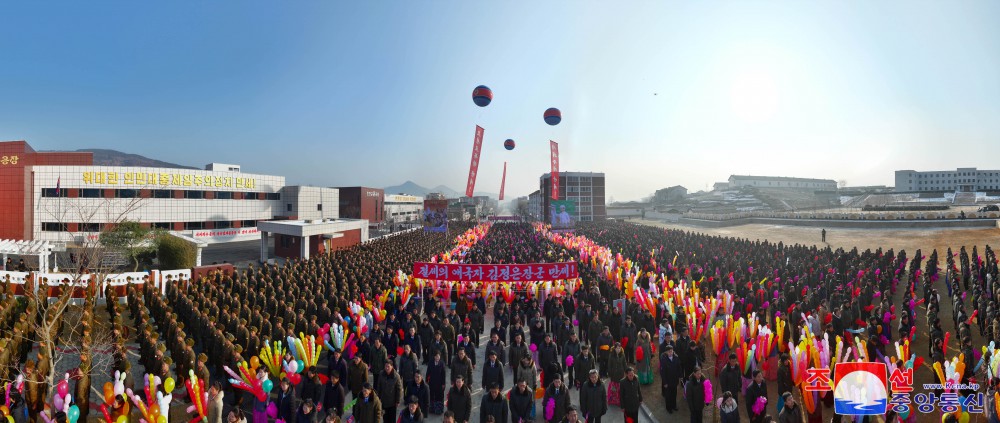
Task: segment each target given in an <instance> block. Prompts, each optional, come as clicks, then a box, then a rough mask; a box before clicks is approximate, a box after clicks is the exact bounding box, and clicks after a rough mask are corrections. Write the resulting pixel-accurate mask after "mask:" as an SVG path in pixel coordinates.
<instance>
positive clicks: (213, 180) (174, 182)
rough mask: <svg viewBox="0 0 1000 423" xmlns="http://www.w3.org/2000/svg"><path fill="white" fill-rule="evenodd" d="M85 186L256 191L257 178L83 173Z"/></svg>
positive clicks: (145, 173)
mask: <svg viewBox="0 0 1000 423" xmlns="http://www.w3.org/2000/svg"><path fill="white" fill-rule="evenodd" d="M82 176H83V184H84V185H133V186H140V187H143V186H161V187H201V188H236V189H254V188H256V187H257V180H256V179H255V178H241V177H233V176H214V175H188V174H183V173H158V172H149V173H147V172H83V175H82Z"/></svg>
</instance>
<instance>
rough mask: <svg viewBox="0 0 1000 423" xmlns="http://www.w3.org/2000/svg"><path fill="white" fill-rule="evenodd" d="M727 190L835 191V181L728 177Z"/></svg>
mask: <svg viewBox="0 0 1000 423" xmlns="http://www.w3.org/2000/svg"><path fill="white" fill-rule="evenodd" d="M728 187H729V188H739V187H757V188H789V189H811V190H816V191H836V190H837V181H834V180H833V179H812V178H789V177H785V176H752V175H731V176H729V186H728Z"/></svg>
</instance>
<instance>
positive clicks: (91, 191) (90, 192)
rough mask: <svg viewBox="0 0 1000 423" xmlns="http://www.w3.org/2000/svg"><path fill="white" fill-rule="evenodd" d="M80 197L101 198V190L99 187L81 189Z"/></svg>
mask: <svg viewBox="0 0 1000 423" xmlns="http://www.w3.org/2000/svg"><path fill="white" fill-rule="evenodd" d="M80 198H101V190H99V189H97V188H84V189H81V190H80Z"/></svg>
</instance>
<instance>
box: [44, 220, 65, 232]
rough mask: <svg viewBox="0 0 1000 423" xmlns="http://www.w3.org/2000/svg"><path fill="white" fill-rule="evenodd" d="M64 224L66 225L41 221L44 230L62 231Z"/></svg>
mask: <svg viewBox="0 0 1000 423" xmlns="http://www.w3.org/2000/svg"><path fill="white" fill-rule="evenodd" d="M66 226H67V225H66V224H65V223H56V222H44V223H42V231H45V232H62V231H65V230H66Z"/></svg>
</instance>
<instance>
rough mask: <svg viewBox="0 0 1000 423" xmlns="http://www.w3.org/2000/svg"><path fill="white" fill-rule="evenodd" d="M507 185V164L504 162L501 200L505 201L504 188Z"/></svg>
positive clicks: (501, 179)
mask: <svg viewBox="0 0 1000 423" xmlns="http://www.w3.org/2000/svg"><path fill="white" fill-rule="evenodd" d="M504 185H507V162H503V178H500V200H499V201H503V187H504Z"/></svg>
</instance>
